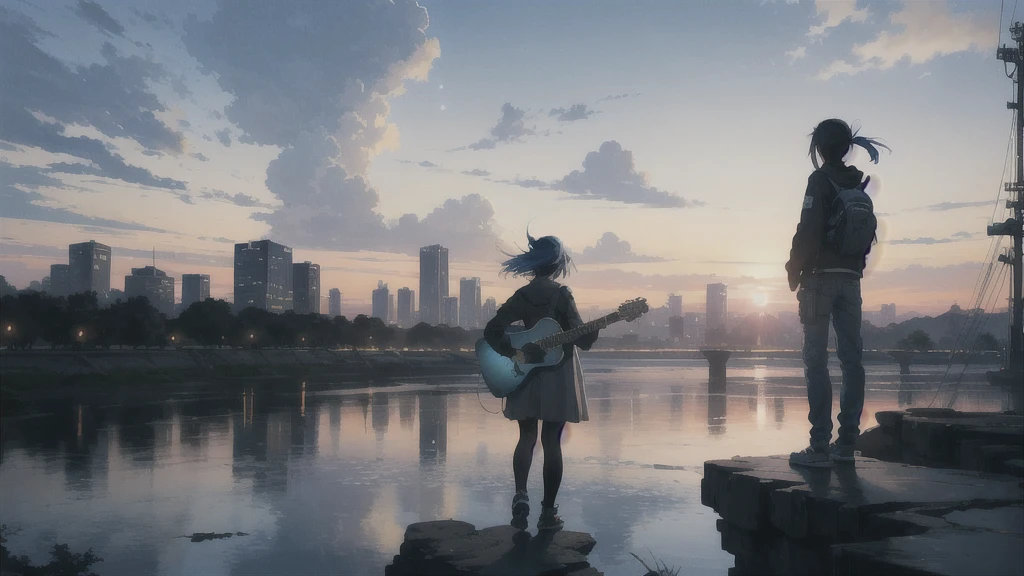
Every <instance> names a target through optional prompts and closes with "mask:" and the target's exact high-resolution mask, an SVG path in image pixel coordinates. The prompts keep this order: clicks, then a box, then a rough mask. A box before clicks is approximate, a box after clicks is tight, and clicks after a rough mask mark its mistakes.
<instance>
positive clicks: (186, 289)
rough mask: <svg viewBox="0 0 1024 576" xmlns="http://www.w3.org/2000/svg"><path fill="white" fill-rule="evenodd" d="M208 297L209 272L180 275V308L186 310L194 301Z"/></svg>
mask: <svg viewBox="0 0 1024 576" xmlns="http://www.w3.org/2000/svg"><path fill="white" fill-rule="evenodd" d="M209 297H210V275H209V274H182V275H181V309H182V310H183V311H184V310H188V307H189V306H191V305H193V304H195V303H196V302H203V301H204V300H206V299H207V298H209Z"/></svg>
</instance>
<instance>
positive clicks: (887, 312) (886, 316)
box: [50, 272, 896, 328]
mask: <svg viewBox="0 0 1024 576" xmlns="http://www.w3.org/2000/svg"><path fill="white" fill-rule="evenodd" d="M50 282H51V283H52V282H53V272H50ZM895 323H896V305H895V304H882V328H885V327H886V326H888V325H889V324H895Z"/></svg>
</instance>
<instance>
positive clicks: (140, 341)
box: [86, 296, 166, 348]
mask: <svg viewBox="0 0 1024 576" xmlns="http://www.w3.org/2000/svg"><path fill="white" fill-rule="evenodd" d="M99 325H100V329H99V332H100V334H99V335H98V339H101V340H102V341H103V343H104V344H107V345H109V344H111V343H113V344H120V345H122V346H131V347H132V348H137V347H139V346H163V345H164V344H165V342H166V332H165V328H166V319H165V318H164V316H163V314H161V313H160V312H159V311H157V309H156V308H154V307H153V306H151V305H150V304H149V300H148V299H147V298H146V297H145V296H138V297H135V298H129V299H128V300H126V301H124V302H120V301H118V302H115V303H114V304H113V305H111V306H110V307H109V308H107V309H105V310H103V311H102V312H101V313H100V322H99ZM86 338H90V336H89V335H88V334H87V335H86Z"/></svg>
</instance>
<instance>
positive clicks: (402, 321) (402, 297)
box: [395, 288, 416, 328]
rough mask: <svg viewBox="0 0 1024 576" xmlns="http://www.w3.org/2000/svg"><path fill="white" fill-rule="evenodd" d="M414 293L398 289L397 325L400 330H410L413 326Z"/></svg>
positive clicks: (406, 289)
mask: <svg viewBox="0 0 1024 576" xmlns="http://www.w3.org/2000/svg"><path fill="white" fill-rule="evenodd" d="M415 299H416V291H414V290H410V289H409V288H399V289H398V310H397V311H396V312H395V313H396V314H397V315H398V325H399V326H401V327H402V328H410V327H412V326H413V325H414V324H415V320H414V316H413V310H414V309H415V302H414V300H415Z"/></svg>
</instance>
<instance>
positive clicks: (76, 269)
mask: <svg viewBox="0 0 1024 576" xmlns="http://www.w3.org/2000/svg"><path fill="white" fill-rule="evenodd" d="M51 282H52V280H51ZM83 292H95V293H96V295H97V296H99V297H100V299H103V298H105V297H106V295H107V293H108V292H110V246H107V245H105V244H100V243H99V242H95V241H93V240H90V241H88V242H82V243H81V244H72V245H70V246H68V294H81V293H83Z"/></svg>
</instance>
